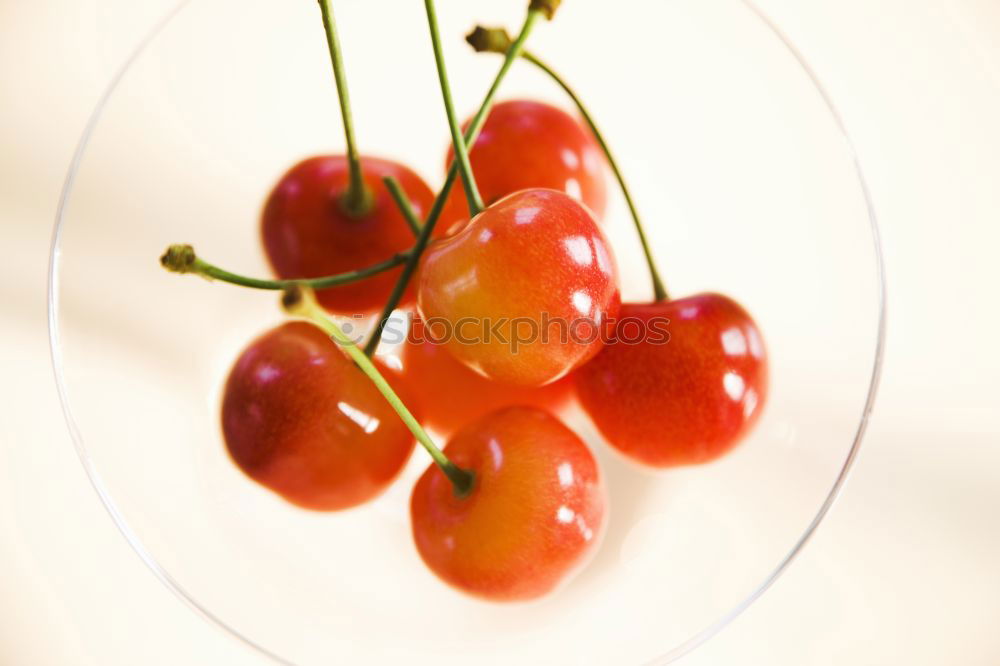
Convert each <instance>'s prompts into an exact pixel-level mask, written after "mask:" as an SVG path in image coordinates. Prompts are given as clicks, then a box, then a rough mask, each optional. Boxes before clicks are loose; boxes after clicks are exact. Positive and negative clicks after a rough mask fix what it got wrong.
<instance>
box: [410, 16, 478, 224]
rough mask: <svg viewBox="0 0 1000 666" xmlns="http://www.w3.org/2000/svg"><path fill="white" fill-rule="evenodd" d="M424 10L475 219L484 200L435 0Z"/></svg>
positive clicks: (459, 162) (457, 154)
mask: <svg viewBox="0 0 1000 666" xmlns="http://www.w3.org/2000/svg"><path fill="white" fill-rule="evenodd" d="M424 8H425V9H426V10H427V25H428V26H429V27H430V31H431V44H432V45H433V47H434V62H435V63H436V64H437V73H438V81H440V82H441V96H442V97H443V98H444V109H445V112H446V113H447V114H448V127H449V128H450V129H451V142H452V145H453V146H454V148H455V161H456V162H458V166H459V173H461V174H462V184H463V185H464V186H465V197H466V199H468V200H469V216H470V217H475V216H476V215H478V214H479V213H480V212H482V210H483V208H484V206H483V198H482V197H481V196H480V194H479V188H478V187H476V176H475V174H473V173H472V164H470V163H469V151H468V149H467V148H466V143H465V138H464V137H463V136H462V129H461V127H459V124H458V118H457V116H456V115H455V104H454V102H453V101H452V99H451V86H450V85H449V84H448V70H447V68H446V67H445V63H444V52H443V51H442V49H441V35H440V32H439V31H438V22H437V12H436V11H435V9H434V0H424Z"/></svg>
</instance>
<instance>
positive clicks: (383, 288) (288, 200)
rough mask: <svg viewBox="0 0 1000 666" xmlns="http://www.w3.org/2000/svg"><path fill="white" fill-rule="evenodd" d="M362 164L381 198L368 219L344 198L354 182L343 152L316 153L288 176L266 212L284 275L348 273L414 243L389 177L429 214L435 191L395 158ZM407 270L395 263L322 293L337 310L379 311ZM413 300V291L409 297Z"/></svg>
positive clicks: (270, 251)
mask: <svg viewBox="0 0 1000 666" xmlns="http://www.w3.org/2000/svg"><path fill="white" fill-rule="evenodd" d="M361 169H362V174H363V178H364V181H365V183H366V184H367V185H368V187H369V188H370V189H371V191H372V195H373V205H372V208H371V210H370V211H368V212H367V213H365V214H364V215H361V216H353V215H351V214H350V213H348V212H347V211H346V210H345V209H344V207H343V203H342V201H341V197H342V195H343V194H344V192H345V191H346V190H347V187H348V185H349V183H350V172H349V168H348V162H347V158H346V157H345V156H343V155H336V156H323V157H311V158H309V159H306V160H304V161H302V162H300V163H298V164H296V165H295V166H294V167H292V168H291V169H290V170H289V171H288V173H286V174H285V175H284V176H282V177H281V180H279V181H278V183H277V185H275V187H274V189H273V190H272V191H271V194H270V195H269V196H268V198H267V201H266V203H265V204H264V211H263V214H262V216H261V234H262V237H263V241H264V249H265V251H266V253H267V258H268V260H269V261H270V263H271V267H272V268H273V269H274V272H275V274H276V275H277V276H278V277H279V278H282V279H295V278H315V277H323V276H325V275H334V274H337V273H346V272H348V271H352V270H356V269H359V268H364V267H366V266H370V265H372V264H376V263H379V262H381V261H385V260H386V259H389V258H391V257H392V256H393V255H394V254H396V253H398V252H403V251H405V250H407V249H409V248H410V247H412V246H413V243H414V237H413V232H412V231H411V230H410V227H409V226H407V223H406V220H405V219H404V218H403V215H402V214H401V213H400V212H399V209H398V208H397V207H396V204H395V202H394V201H393V200H392V197H391V195H390V194H389V191H388V190H387V189H386V188H385V185H384V184H383V182H382V178H384V177H386V176H393V177H395V178H396V179H397V180H398V181H399V183H400V185H401V186H402V187H403V191H405V192H406V194H407V196H408V197H409V198H410V201H411V202H412V203H413V208H414V210H415V211H416V213H417V215H418V217H420V218H421V219H423V218H424V217H425V216H426V215H427V212H428V211H429V210H430V208H431V204H432V203H433V201H434V195H433V194H432V193H431V190H430V188H429V187H427V184H426V183H424V181H423V180H421V179H420V177H419V176H418V175H416V174H415V173H414V172H413V171H411V170H410V169H408V168H406V167H405V166H403V165H402V164H398V163H396V162H391V161H389V160H383V159H378V158H374V157H363V158H361ZM436 231H437V230H436ZM442 233H443V230H442ZM401 270H402V268H394V269H392V270H388V271H385V272H383V273H380V274H378V275H376V276H374V277H372V278H369V279H366V280H363V281H361V282H356V283H353V284H347V285H341V286H338V287H331V288H329V289H323V290H321V291H318V292H317V293H316V297H317V299H318V300H319V302H320V304H321V305H322V306H323V307H324V308H326V309H327V310H329V311H330V312H336V313H341V314H354V313H366V312H374V311H376V310H379V309H381V308H382V306H383V305H385V302H386V301H387V300H388V298H389V293H390V292H391V291H392V287H393V285H395V283H396V280H397V279H398V278H399V274H400V271H401ZM412 300H413V293H412V290H411V291H410V292H408V293H407V295H406V296H404V302H412Z"/></svg>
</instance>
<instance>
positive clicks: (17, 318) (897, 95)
mask: <svg viewBox="0 0 1000 666" xmlns="http://www.w3.org/2000/svg"><path fill="white" fill-rule="evenodd" d="M303 1H305V0H303ZM574 1H576V2H584V1H586V0H574ZM170 4H171V3H170V2H169V1H167V0H146V1H144V2H141V3H137V2H128V1H126V0H44V1H36V2H31V1H29V0H0V231H2V241H0V248H2V256H3V261H2V262H0V264H2V265H0V294H2V296H0V342H2V344H0V368H2V370H3V373H2V376H3V379H4V381H3V382H2V383H0V400H2V404H3V405H4V409H3V410H2V412H0V571H2V575H0V664H4V665H7V664H11V665H20V664H31V665H32V666H36V665H37V666H48V665H53V666H55V665H60V666H61V665H63V664H74V665H76V664H80V665H82V666H87V665H91V664H93V665H101V666H114V665H117V664H122V665H124V664H138V663H142V664H149V665H158V664H163V665H167V664H170V665H174V664H182V663H183V664H214V665H217V664H233V665H242V664H246V665H251V664H261V663H263V660H261V659H259V658H257V657H255V656H254V655H252V654H250V653H249V652H248V651H247V650H246V649H245V648H243V647H241V646H240V645H238V644H237V643H235V642H234V641H232V640H231V639H230V638H228V637H226V636H225V635H223V634H222V633H221V632H219V631H218V630H217V629H216V628H214V627H212V626H210V625H208V624H206V623H205V622H203V621H202V620H201V619H199V618H198V617H196V616H195V615H194V614H193V613H191V612H190V611H189V610H187V609H186V608H185V607H183V606H182V605H181V604H180V603H178V601H177V600H176V599H175V598H174V597H173V596H172V595H171V594H170V593H169V592H168V591H167V590H166V589H165V588H163V587H162V586H161V585H160V584H159V583H158V582H157V581H156V580H155V579H154V578H153V577H152V576H151V575H150V574H149V573H148V572H147V570H146V569H145V567H144V565H142V563H141V562H140V561H139V559H138V558H137V557H136V556H135V555H134V554H133V552H132V551H131V550H130V549H129V547H128V546H127V545H126V543H125V541H124V540H123V539H122V538H121V537H120V536H119V535H118V533H117V532H116V530H115V528H114V526H113V524H112V523H111V521H110V520H109V519H108V518H107V515H106V514H105V512H104V509H103V508H102V507H101V505H100V504H99V502H98V501H97V498H96V496H95V495H94V493H93V491H92V490H91V488H90V487H89V485H88V483H87V480H86V477H85V476H84V473H83V471H82V469H81V467H80V465H79V463H78V461H77V459H76V455H75V453H74V451H73V449H72V446H71V443H70V441H69V437H68V435H67V433H66V430H65V427H64V425H63V421H62V416H61V414H60V412H59V408H58V401H57V398H56V394H55V389H54V386H53V383H52V380H51V371H50V368H49V363H48V346H47V339H46V334H45V302H44V284H45V271H46V262H47V252H48V240H49V232H50V226H51V220H52V217H53V215H54V211H55V204H56V198H57V195H58V191H59V187H60V184H61V180H62V177H63V175H64V172H65V167H66V165H67V163H68V161H69V157H70V154H71V151H72V149H73V146H74V143H75V141H76V138H77V136H78V134H79V133H80V131H81V129H82V127H83V123H84V121H85V118H86V116H87V114H88V113H89V109H90V107H91V106H92V104H93V103H94V102H95V101H96V99H97V96H98V94H99V91H100V89H101V87H102V86H103V83H104V81H105V80H106V79H107V78H108V77H109V75H110V74H111V72H112V71H113V69H114V67H115V66H116V65H117V63H118V62H119V61H120V60H121V58H122V56H123V54H124V53H125V52H126V51H127V50H128V49H129V48H130V47H131V45H132V44H133V43H134V41H135V39H136V37H137V35H138V34H141V32H142V30H143V29H145V27H147V26H148V25H149V24H151V23H152V21H153V20H154V19H155V18H156V17H158V16H159V15H160V14H161V13H162V12H163V11H164V9H165V8H166V7H167V6H169V5H170ZM760 4H761V6H762V7H763V8H764V9H765V10H766V11H768V12H769V13H770V14H771V15H772V16H774V17H775V19H776V21H777V23H779V24H780V25H781V26H782V27H783V29H784V30H785V31H786V32H787V33H788V34H789V35H790V36H791V37H792V38H793V39H794V40H795V41H796V42H797V43H798V45H799V46H800V48H801V50H802V51H803V52H804V53H805V54H806V56H807V57H808V58H810V60H811V61H812V62H813V64H814V65H815V67H816V69H817V70H818V71H819V73H820V74H821V76H823V78H824V79H825V80H826V81H827V83H828V85H829V87H830V90H831V92H832V94H833V96H834V98H835V99H836V100H837V102H838V103H839V105H840V106H841V108H842V111H843V113H844V117H845V121H846V123H847V125H848V126H849V128H850V129H851V131H852V132H853V134H854V135H855V138H856V142H857V144H858V150H859V153H860V156H861V159H862V161H863V163H864V165H865V167H866V169H867V172H868V175H869V179H870V181H871V188H872V192H873V195H874V198H875V201H876V206H877V208H878V213H879V215H880V217H881V221H882V225H883V233H884V240H885V245H886V255H887V257H886V258H887V262H888V268H889V280H890V312H891V317H890V329H889V351H888V357H887V364H886V373H885V379H884V383H883V391H882V394H881V397H880V399H879V402H878V405H877V409H876V416H875V418H874V421H873V423H872V427H871V430H870V434H869V437H868V440H867V442H866V444H865V447H864V449H863V452H862V456H861V459H860V461H859V464H858V467H857V468H856V471H855V473H854V475H853V478H852V480H851V482H850V483H849V485H848V487H847V490H846V493H845V495H844V497H843V498H842V500H841V501H840V503H839V504H838V505H837V507H836V508H835V510H834V512H833V513H832V514H831V516H830V517H829V519H828V521H827V523H826V524H825V525H824V526H823V527H822V528H821V529H820V532H819V533H818V535H817V537H816V539H815V541H814V542H813V543H812V544H811V545H810V546H809V547H808V548H807V550H806V552H805V553H804V555H803V556H802V558H801V559H800V560H799V561H798V562H796V563H795V564H794V566H793V567H792V568H791V570H790V571H789V572H788V574H787V575H786V576H785V577H784V578H782V579H781V580H780V581H779V582H778V583H777V585H776V586H775V587H774V588H773V589H772V590H771V591H770V592H768V594H767V595H766V596H765V597H764V598H763V600H762V601H760V602H759V603H758V604H757V605H755V606H754V607H753V608H752V609H751V610H750V611H749V612H748V613H747V614H746V615H745V616H744V617H742V618H741V619H739V620H738V621H737V622H736V623H735V625H734V626H732V627H731V628H730V629H728V630H727V631H725V632H724V633H723V634H722V635H721V636H720V637H718V638H716V639H714V640H713V641H711V642H710V643H709V644H708V645H707V646H706V647H704V648H702V649H701V650H699V651H698V652H696V653H695V654H693V655H692V656H691V657H689V658H687V659H686V660H684V661H683V662H682V663H685V664H695V665H716V664H761V665H763V664H767V665H774V664H780V665H788V666H792V665H795V666H799V665H803V664H805V665H810V666H811V665H816V666H819V665H827V664H830V665H833V664H838V665H839V664H889V663H892V664H908V665H923V664H927V665H930V664H941V663H954V664H963V665H967V666H979V665H982V666H987V665H992V664H996V663H998V662H1000V638H998V633H997V631H996V628H995V624H996V619H997V617H1000V565H998V562H1000V527H998V525H1000V521H998V520H997V515H996V512H997V507H998V506H1000V483H998V481H1000V471H998V470H1000V426H998V423H997V421H998V416H1000V389H998V383H997V377H998V376H1000V344H998V342H997V332H998V328H1000V315H998V314H997V312H998V309H997V306H996V289H997V288H998V287H1000V262H998V261H997V259H996V257H997V254H998V249H1000V122H998V119H1000V4H997V3H996V2H995V0H879V1H878V2H871V0H843V1H842V2H838V3H825V2H819V1H817V0H762V1H761V3H760ZM444 5H445V3H444V2H442V6H444ZM596 15H598V12H595V16H596ZM626 140H627V139H626ZM418 661H419V659H414V662H415V663H416V662H418Z"/></svg>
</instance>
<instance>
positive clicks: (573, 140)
mask: <svg viewBox="0 0 1000 666" xmlns="http://www.w3.org/2000/svg"><path fill="white" fill-rule="evenodd" d="M469 124H470V121H468V120H467V121H466V122H465V124H464V125H463V128H468V126H469ZM453 159H454V150H452V149H449V150H448V156H447V159H446V163H447V164H451V162H452V160H453ZM469 161H470V162H471V163H472V171H473V173H474V174H475V176H476V182H477V184H478V185H479V191H480V193H481V194H482V197H483V201H485V202H486V203H487V204H490V203H493V202H494V201H496V200H497V199H499V198H501V197H504V196H506V195H508V194H511V193H512V192H516V191H518V190H523V189H527V188H530V187H544V188H550V189H553V190H560V191H562V192H565V193H567V194H569V195H570V196H572V197H573V198H574V199H577V200H578V201H581V202H583V203H585V204H586V205H587V206H588V207H589V208H590V210H591V211H592V212H593V213H594V215H596V216H597V218H598V219H600V218H601V216H603V215H604V209H605V205H606V199H607V184H606V182H605V170H606V168H607V167H606V161H605V159H604V155H603V153H602V152H601V148H600V146H598V144H597V142H596V141H595V140H594V137H593V135H592V134H591V133H590V132H589V131H588V130H587V129H586V128H585V127H583V126H582V125H581V124H580V122H579V121H577V119H576V118H574V117H573V116H571V115H569V114H568V113H566V112H565V111H563V110H561V109H558V108H556V107H554V106H551V105H549V104H544V103H542V102H535V101H530V100H511V101H507V102H501V103H499V104H496V105H495V106H494V107H493V110H492V111H490V115H489V116H488V117H487V118H486V124H485V125H483V129H482V131H481V132H480V133H479V138H477V139H476V142H475V144H473V145H472V146H471V147H470V149H469ZM468 210H469V209H468V207H467V206H466V205H465V200H464V198H463V196H462V192H461V191H458V190H457V189H456V190H453V191H452V195H451V197H450V198H449V200H448V204H447V207H446V208H445V211H444V213H443V216H442V221H443V222H444V223H445V225H446V226H448V225H451V224H453V223H454V222H456V221H457V220H463V221H464V220H468V219H469V214H468Z"/></svg>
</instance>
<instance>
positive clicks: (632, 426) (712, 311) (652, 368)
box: [574, 294, 767, 467]
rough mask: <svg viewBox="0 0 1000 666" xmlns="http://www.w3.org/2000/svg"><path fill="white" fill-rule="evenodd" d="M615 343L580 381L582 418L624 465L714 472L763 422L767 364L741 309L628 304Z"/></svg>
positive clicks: (718, 299)
mask: <svg viewBox="0 0 1000 666" xmlns="http://www.w3.org/2000/svg"><path fill="white" fill-rule="evenodd" d="M666 320H669V325H668V326H666V325H664V321H666ZM640 331H641V333H640ZM663 331H667V332H668V334H669V335H668V336H663V335H662V333H663ZM640 335H641V336H642V340H641V341H639V342H638V343H635V342H636V340H637V338H639V337H640ZM615 337H616V338H617V340H614V341H612V342H609V343H608V344H607V345H605V347H604V349H603V350H602V351H601V353H600V354H598V355H597V356H596V357H595V358H594V360H592V361H591V362H590V363H588V364H587V365H585V366H583V367H582V368H580V369H579V370H578V371H577V372H576V373H575V374H574V379H575V386H576V392H577V396H578V397H579V399H580V404H581V405H582V406H583V408H584V410H585V411H586V412H587V413H588V414H589V415H590V418H591V419H592V420H593V421H594V423H595V424H596V425H597V427H598V429H599V430H600V431H601V433H602V434H603V435H604V437H605V438H606V439H607V440H608V442H609V443H611V445H612V446H614V447H615V448H617V449H618V450H619V451H621V452H622V453H624V454H625V455H626V456H628V457H630V458H632V459H634V460H637V461H638V462H641V463H645V464H647V465H650V466H653V467H671V466H674V465H688V464H695V463H704V462H708V461H710V460H714V459H716V458H718V457H719V456H721V455H722V454H724V453H725V452H727V451H728V450H729V449H731V448H732V447H733V446H734V445H735V444H736V443H737V442H738V441H739V440H740V438H741V437H742V436H743V435H744V434H745V433H746V432H747V431H748V430H749V429H750V427H751V426H752V425H753V423H754V422H755V421H756V420H757V417H758V416H759V415H760V412H761V409H762V407H763V406H764V400H765V398H766V397H767V354H766V351H765V349H764V343H763V338H762V337H761V334H760V331H759V330H758V329H757V325H756V324H755V323H754V321H753V319H751V317H750V315H749V314H747V312H746V310H744V309H743V308H742V307H740V306H739V304H737V303H736V302H735V301H733V300H731V299H729V298H727V297H725V296H722V295H719V294H699V295H696V296H691V297H688V298H682V299H678V300H674V301H663V302H658V303H648V304H634V303H626V304H623V305H622V308H621V312H620V314H619V317H618V323H617V326H616V329H615ZM664 337H668V338H669V340H668V341H667V342H666V343H665V344H664V343H663V342H662V340H663V339H664Z"/></svg>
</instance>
